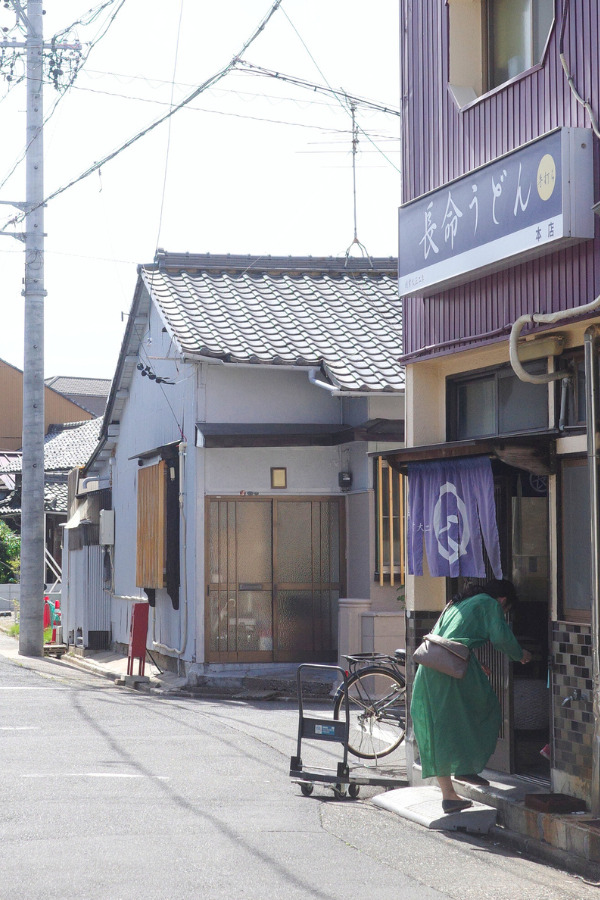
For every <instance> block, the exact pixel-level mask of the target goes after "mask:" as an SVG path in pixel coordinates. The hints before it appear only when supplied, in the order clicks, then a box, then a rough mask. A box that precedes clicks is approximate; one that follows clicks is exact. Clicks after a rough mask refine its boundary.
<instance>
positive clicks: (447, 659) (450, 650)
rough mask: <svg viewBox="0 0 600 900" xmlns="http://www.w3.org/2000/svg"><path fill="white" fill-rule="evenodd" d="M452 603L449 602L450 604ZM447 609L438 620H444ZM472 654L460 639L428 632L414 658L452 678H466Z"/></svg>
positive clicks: (421, 663) (422, 664)
mask: <svg viewBox="0 0 600 900" xmlns="http://www.w3.org/2000/svg"><path fill="white" fill-rule="evenodd" d="M450 605H451V604H448V606H450ZM448 606H447V607H446V609H448ZM446 609H444V611H443V612H442V615H441V616H440V617H439V619H438V622H441V621H442V617H443V615H444V613H445V612H446ZM436 625H437V622H436ZM434 628H435V625H434ZM470 655H471V651H470V650H469V648H468V647H466V646H465V645H464V644H461V643H460V641H452V640H450V639H449V638H445V637H440V635H439V634H426V635H425V637H424V638H423V642H422V643H421V645H420V646H419V647H417V649H416V650H415V652H414V653H413V659H414V661H415V662H416V663H417V664H418V665H420V666H425V667H426V668H428V669H435V670H436V672H443V673H444V675H450V676H451V677H452V678H464V676H465V673H466V671H467V668H468V667H469V657H470Z"/></svg>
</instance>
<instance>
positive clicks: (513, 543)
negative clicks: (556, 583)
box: [477, 463, 551, 781]
mask: <svg viewBox="0 0 600 900" xmlns="http://www.w3.org/2000/svg"><path fill="white" fill-rule="evenodd" d="M494 469H495V472H494V476H495V477H494V483H495V494H496V515H497V519H498V532H499V537H500V549H501V557H502V569H503V572H504V573H505V577H506V578H509V579H510V580H511V581H512V582H513V583H514V585H515V587H516V589H517V594H518V596H519V603H518V605H517V608H516V609H515V610H514V611H513V612H512V613H511V617H510V618H511V626H512V629H513V632H514V634H515V636H516V638H517V640H518V641H519V643H520V644H521V646H522V647H524V648H525V649H527V650H529V651H530V652H531V653H532V661H531V662H530V663H528V665H526V666H521V665H519V664H518V663H517V664H514V663H511V662H510V661H509V659H508V657H506V656H505V655H504V654H503V653H500V652H499V651H497V650H495V649H494V648H493V646H492V645H491V644H489V643H488V644H486V645H485V646H484V647H482V648H481V649H480V650H478V651H477V656H478V657H479V659H480V661H481V663H482V664H483V665H484V666H486V667H487V668H488V669H489V670H490V681H491V683H492V686H493V688H494V690H495V691H496V694H497V695H498V699H499V700H500V706H501V709H502V726H501V731H500V736H499V738H498V743H497V745H496V751H495V753H494V755H493V756H492V757H491V759H490V761H489V763H488V768H490V769H495V770H496V771H498V772H506V773H511V774H517V775H523V776H529V777H532V778H539V779H542V780H544V781H549V779H550V763H549V760H548V758H546V757H545V756H542V755H541V754H540V751H541V750H542V749H544V748H545V747H546V745H547V744H549V742H550V698H551V687H550V683H549V675H548V654H549V623H550V615H549V608H550V607H549V604H550V574H549V572H550V568H549V505H548V478H547V476H544V475H534V474H531V473H529V472H525V471H523V470H520V469H515V468H512V467H509V466H506V465H504V464H502V463H494ZM488 577H489V578H493V573H492V572H491V569H490V571H489V574H488ZM482 583H483V582H482Z"/></svg>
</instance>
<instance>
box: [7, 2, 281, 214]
mask: <svg viewBox="0 0 600 900" xmlns="http://www.w3.org/2000/svg"><path fill="white" fill-rule="evenodd" d="M123 2H125V0H123ZM282 2H283V0H275V3H273V5H272V6H271V8H270V10H269V12H268V13H267V14H266V15H265V16H264V17H263V19H262V20H261V22H260V23H259V25H258V26H257V27H256V28H255V30H254V31H253V32H252V34H251V35H250V37H249V38H248V39H247V40H246V41H245V42H244V45H243V46H242V48H241V49H240V51H239V53H237V54H236V55H235V56H233V57H232V59H231V61H230V62H229V63H228V64H227V65H226V66H225V67H224V68H223V69H221V70H220V71H218V72H216V73H215V74H214V75H211V76H210V78H207V79H206V81H204V82H203V83H202V84H200V85H199V86H198V87H197V88H195V89H194V90H193V91H192V92H191V94H189V95H188V96H187V97H186V98H185V99H184V100H182V101H181V102H180V103H178V104H177V105H176V106H174V107H173V108H172V109H170V110H169V112H168V113H165V115H164V116H161V117H160V118H159V119H156V120H155V121H154V122H152V123H151V124H150V125H148V126H147V127H146V128H144V129H142V131H139V132H138V133H137V134H135V135H134V136H133V137H131V138H129V140H127V141H125V143H124V144H122V145H121V146H120V147H117V149H116V150H113V151H112V153H109V154H108V155H107V156H105V157H104V158H103V159H101V160H99V161H98V162H95V163H94V164H93V165H91V166H90V167H89V168H88V169H86V170H85V171H84V172H82V173H81V174H80V175H78V176H77V177H76V178H73V179H71V181H69V182H67V183H66V184H64V185H63V186H62V187H60V188H58V189H57V190H55V191H54V192H53V193H51V194H49V195H48V196H47V197H46V198H45V199H44V200H43V201H41V202H40V203H39V204H37V206H34V207H32V208H31V209H30V210H29V211H28V213H22V214H20V215H18V216H15V217H14V218H13V219H11V220H10V221H9V222H6V223H5V224H4V225H3V227H2V228H0V231H5V230H6V228H7V227H8V226H9V225H11V224H17V223H18V222H21V221H23V219H24V218H25V216H26V215H28V214H29V213H31V212H33V211H34V210H35V209H37V208H38V207H39V206H43V205H45V204H47V203H49V202H50V200H54V199H55V198H56V197H58V196H60V194H63V193H64V192H65V191H67V190H68V189H69V188H71V187H73V186H74V185H76V184H78V183H79V182H80V181H83V180H84V179H85V178H87V177H88V176H89V175H91V174H92V173H93V172H96V171H97V170H98V169H100V168H102V166H104V165H106V163H108V162H110V161H111V160H113V159H114V158H115V157H117V156H119V154H120V153H122V152H123V151H124V150H127V149H128V148H129V147H131V146H132V145H133V144H135V143H136V142H137V141H139V140H140V139H141V138H143V137H145V136H146V135H147V134H150V132H151V131H154V129H155V128H157V127H158V126H159V125H162V123H163V122H166V121H167V120H168V119H170V118H171V116H174V115H175V113H177V112H179V110H180V109H183V108H184V107H185V106H187V105H188V104H189V103H191V102H192V100H195V98H196V97H198V96H199V95H200V94H201V93H203V92H204V91H205V90H207V89H208V88H209V87H212V86H213V85H214V84H217V83H218V82H219V81H221V79H222V78H224V77H225V76H226V75H227V74H228V73H229V72H230V71H231V70H232V69H233V68H234V67H235V66H236V64H237V62H238V60H239V59H240V57H241V56H242V54H243V53H245V52H246V50H247V49H248V47H250V45H251V44H252V43H253V42H254V41H255V40H256V38H257V37H258V36H259V35H260V34H261V32H262V31H263V29H264V28H265V26H266V25H267V23H268V22H269V21H270V19H271V18H272V17H273V15H274V14H275V13H276V12H277V10H278V9H279V8H280V7H281V4H282Z"/></svg>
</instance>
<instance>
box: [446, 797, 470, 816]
mask: <svg viewBox="0 0 600 900" xmlns="http://www.w3.org/2000/svg"><path fill="white" fill-rule="evenodd" d="M470 806H473V804H472V802H471V801H470V800H442V809H443V810H444V812H445V813H455V812H462V810H463V809H468V808H469V807H470Z"/></svg>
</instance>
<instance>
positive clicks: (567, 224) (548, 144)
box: [398, 128, 594, 297]
mask: <svg viewBox="0 0 600 900" xmlns="http://www.w3.org/2000/svg"><path fill="white" fill-rule="evenodd" d="M593 197H594V186H593V156H592V133H591V131H590V129H587V128H560V129H557V130H556V131H553V132H550V133H549V134H547V135H545V136H544V137H542V138H539V139H538V140H536V141H532V142H530V143H528V144H525V145H524V146H523V147H520V148H519V149H517V150H513V151H512V152H511V153H508V154H507V155H506V156H502V157H500V158H499V159H496V160H494V162H491V163H489V164H488V165H485V166H482V167H481V168H479V169H475V170H474V171H472V172H469V174H468V175H465V176H463V177H462V178H458V179H456V181H451V182H449V183H448V184H446V185H444V187H442V188H439V189H437V190H435V191H432V192H431V193H429V194H425V195H423V196H422V197H419V198H418V199H417V200H414V201H412V202H411V203H408V204H406V205H405V206H402V207H400V210H399V214H398V238H399V248H398V276H399V289H400V296H403V297H410V296H413V295H422V296H431V295H432V294H436V293H438V292H439V291H441V290H443V289H444V288H446V287H450V286H453V285H457V284H463V283H464V282H466V281H471V280H472V279H474V278H480V277H482V276H483V275H486V274H489V273H490V272H497V271H499V270H500V269H506V268H508V267H509V266H515V265H518V264H519V263H521V262H524V261H525V260H526V259H530V258H532V257H535V256H542V255H543V254H545V253H550V252H552V251H554V250H558V249H559V248H561V247H564V246H566V245H568V244H572V243H575V242H576V241H580V240H582V239H585V238H593V237H594V214H593V212H592V204H593V202H594V200H593Z"/></svg>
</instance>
